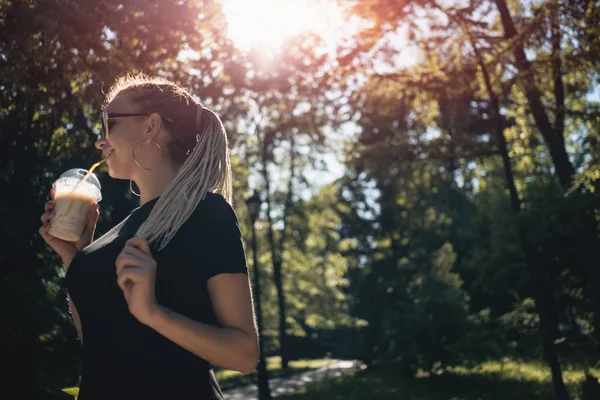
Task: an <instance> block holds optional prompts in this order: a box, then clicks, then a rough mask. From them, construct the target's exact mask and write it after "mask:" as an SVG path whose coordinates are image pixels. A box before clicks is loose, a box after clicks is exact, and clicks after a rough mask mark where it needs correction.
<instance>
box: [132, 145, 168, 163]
mask: <svg viewBox="0 0 600 400" xmlns="http://www.w3.org/2000/svg"><path fill="white" fill-rule="evenodd" d="M144 140H145V139H140V140H138V141H137V142H135V144H134V145H133V149H132V150H131V153H132V154H133V161H135V163H136V164H137V165H138V167H140V168H143V169H145V170H146V171H152V170H154V169H156V168H157V167H159V166H160V165H162V163H163V158H164V154H163V149H162V147H160V145H159V144H158V143H156V142H155V141H154V140H153V141H152V143H154V144H155V145H156V147H158V149H159V150H160V161H159V162H158V165H157V166H156V167H154V168H148V167H145V166H143V165H142V164H140V162H139V161H138V160H137V158H135V148H136V147H137V145H138V144H140V142H143V141H144Z"/></svg>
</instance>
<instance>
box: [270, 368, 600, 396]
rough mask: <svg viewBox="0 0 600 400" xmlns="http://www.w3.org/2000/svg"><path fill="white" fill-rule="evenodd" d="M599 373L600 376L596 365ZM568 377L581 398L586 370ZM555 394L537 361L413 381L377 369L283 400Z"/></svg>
mask: <svg viewBox="0 0 600 400" xmlns="http://www.w3.org/2000/svg"><path fill="white" fill-rule="evenodd" d="M590 372H591V373H592V374H593V375H594V376H596V377H597V376H598V375H600V371H599V370H597V369H591V370H590ZM563 379H564V381H565V385H567V389H568V390H569V393H570V395H571V399H573V400H574V399H577V398H579V399H581V393H580V392H579V390H580V384H581V382H583V380H584V373H583V370H581V369H576V368H575V367H569V366H568V365H566V366H565V368H564V370H563ZM553 398H554V392H553V389H552V382H551V378H550V372H549V371H548V368H547V367H546V366H545V365H544V364H542V363H537V362H521V361H516V360H503V361H496V362H486V363H483V364H481V365H479V366H478V367H476V368H472V369H467V368H452V369H449V370H447V371H444V372H442V373H440V374H435V375H431V374H421V376H420V377H417V378H413V379H408V378H404V377H402V376H401V375H400V374H398V373H395V372H394V371H391V370H383V369H379V370H377V369H375V370H367V371H360V372H357V373H355V374H352V375H347V376H343V377H339V378H336V379H332V380H328V381H324V382H319V383H315V384H312V385H309V386H307V387H306V388H304V389H302V390H301V391H300V392H299V393H297V394H294V395H287V396H282V397H281V399H282V400H309V399H310V400H337V399H340V400H341V399H344V400H359V399H361V400H362V399H377V400H397V399H405V400H484V399H485V400H501V399H502V400H505V399H510V400H548V399H553Z"/></svg>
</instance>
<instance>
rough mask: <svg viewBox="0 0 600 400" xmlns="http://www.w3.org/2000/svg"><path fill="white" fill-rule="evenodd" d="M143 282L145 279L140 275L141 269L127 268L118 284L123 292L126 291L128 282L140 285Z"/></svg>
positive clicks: (119, 278) (120, 276)
mask: <svg viewBox="0 0 600 400" xmlns="http://www.w3.org/2000/svg"><path fill="white" fill-rule="evenodd" d="M142 280H143V277H142V276H141V274H140V273H139V269H136V268H131V267H127V268H125V269H124V270H123V271H121V273H120V274H119V276H118V277H117V284H118V285H119V287H120V288H121V290H123V291H125V285H126V284H127V281H129V282H131V283H133V284H136V283H140V282H141V281H142Z"/></svg>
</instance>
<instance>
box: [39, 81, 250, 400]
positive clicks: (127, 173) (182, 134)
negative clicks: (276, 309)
mask: <svg viewBox="0 0 600 400" xmlns="http://www.w3.org/2000/svg"><path fill="white" fill-rule="evenodd" d="M105 104H106V107H105V109H104V112H103V113H102V122H103V129H102V134H101V136H100V137H99V139H98V141H97V142H96V147H97V148H98V149H99V150H101V151H102V154H103V156H104V157H105V158H106V163H107V165H108V172H109V175H110V176H111V177H113V178H116V179H129V180H130V188H131V190H132V191H133V188H132V187H131V182H132V181H135V183H136V184H137V186H138V188H139V197H140V207H139V208H137V209H135V210H134V211H133V212H132V213H131V214H130V215H129V216H128V217H127V218H125V220H123V221H122V222H121V223H119V224H118V225H116V226H115V227H114V228H113V229H111V230H110V231H109V232H107V233H106V234H105V235H103V236H102V237H100V238H99V239H97V240H95V241H92V238H93V236H94V230H95V226H96V222H97V220H98V216H99V212H98V206H97V204H94V205H93V206H92V208H91V209H90V214H89V216H88V223H87V225H86V228H85V232H84V234H83V236H82V239H81V240H80V241H79V242H77V243H69V242H65V241H62V240H60V239H58V238H54V237H52V236H50V235H49V234H48V229H49V222H50V221H51V219H52V216H53V209H54V203H53V201H50V202H48V203H47V204H46V207H45V213H44V215H43V216H42V222H43V224H44V225H43V226H42V227H41V228H40V234H41V235H42V237H43V238H44V240H45V241H46V242H47V243H48V244H49V245H50V246H51V247H52V249H53V250H54V251H55V252H56V253H58V254H59V255H60V256H61V258H62V260H63V262H64V264H65V268H66V281H67V286H68V290H69V299H70V300H69V304H70V307H71V313H72V315H73V319H74V321H75V325H76V327H77V330H78V333H79V337H80V339H81V341H82V343H84V346H83V370H82V379H81V385H80V394H79V399H80V400H90V399H222V398H223V397H222V393H221V391H220V389H219V386H218V384H217V382H216V380H215V377H214V373H213V372H212V369H211V367H210V366H211V365H216V366H219V367H223V368H227V369H232V370H236V371H240V372H242V373H244V374H249V373H251V372H252V371H253V370H254V368H255V366H256V363H257V360H258V351H259V349H258V339H257V337H258V336H257V330H256V325H255V323H254V314H253V306H252V297H251V292H250V286H249V280H248V270H247V266H246V259H245V252H244V247H243V243H242V238H241V234H240V229H239V225H238V222H237V218H236V215H235V213H234V211H233V209H232V207H231V205H230V204H231V167H230V163H229V150H228V147H227V146H228V145H227V136H226V133H225V129H224V128H223V124H222V123H221V121H220V120H219V118H218V117H217V116H216V115H215V114H214V113H213V112H212V111H210V110H208V109H206V108H204V107H202V106H201V105H199V104H196V103H195V101H194V100H193V99H192V97H191V96H190V95H189V94H188V93H187V92H186V91H185V90H183V89H181V88H179V87H178V86H176V85H175V84H173V83H171V82H169V81H166V80H163V79H150V78H148V77H147V76H144V75H136V76H125V77H122V78H119V79H118V80H117V82H116V83H115V84H114V85H113V87H112V88H111V89H110V91H109V93H108V95H107V98H106V103H105ZM134 193H135V192H134ZM51 196H52V199H54V194H53V193H51ZM84 340H85V342H84Z"/></svg>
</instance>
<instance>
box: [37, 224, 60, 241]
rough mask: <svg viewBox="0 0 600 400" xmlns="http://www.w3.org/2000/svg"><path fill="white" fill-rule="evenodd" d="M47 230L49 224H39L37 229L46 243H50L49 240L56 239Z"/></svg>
mask: <svg viewBox="0 0 600 400" xmlns="http://www.w3.org/2000/svg"><path fill="white" fill-rule="evenodd" d="M49 230H50V225H44V226H41V227H40V229H38V232H39V234H40V236H41V237H42V239H44V241H45V242H46V243H48V244H50V242H51V241H53V240H54V239H56V238H55V237H54V236H52V235H51V234H49V233H48V231H49Z"/></svg>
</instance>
